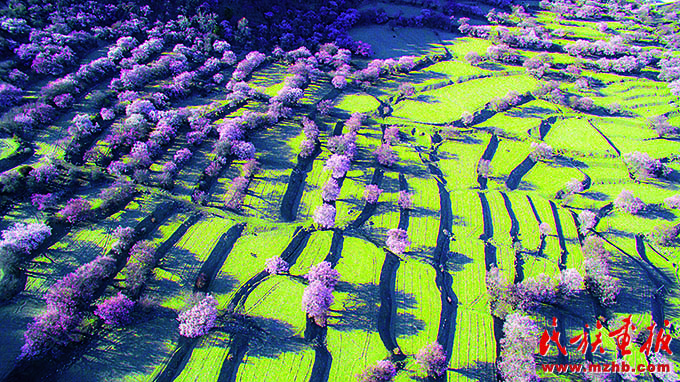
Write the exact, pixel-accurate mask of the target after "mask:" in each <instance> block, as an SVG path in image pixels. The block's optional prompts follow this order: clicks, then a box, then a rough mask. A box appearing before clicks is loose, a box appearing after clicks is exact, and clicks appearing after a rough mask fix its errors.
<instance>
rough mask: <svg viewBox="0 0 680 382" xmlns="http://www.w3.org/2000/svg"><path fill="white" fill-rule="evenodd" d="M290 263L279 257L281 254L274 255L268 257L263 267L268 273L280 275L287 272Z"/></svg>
mask: <svg viewBox="0 0 680 382" xmlns="http://www.w3.org/2000/svg"><path fill="white" fill-rule="evenodd" d="M289 268H290V265H289V264H288V262H287V261H286V260H284V259H282V258H281V256H274V257H270V258H268V259H267V260H266V261H265V263H264V269H265V270H266V271H267V273H269V274H270V275H280V274H282V273H286V272H288V269H289Z"/></svg>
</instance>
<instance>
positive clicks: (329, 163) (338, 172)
mask: <svg viewBox="0 0 680 382" xmlns="http://www.w3.org/2000/svg"><path fill="white" fill-rule="evenodd" d="M349 167H350V159H349V158H348V157H347V156H346V155H342V154H333V155H331V156H330V158H328V159H327V160H326V165H325V166H324V168H323V169H324V171H332V172H333V177H334V178H336V179H339V178H342V177H343V176H345V174H346V173H347V171H349Z"/></svg>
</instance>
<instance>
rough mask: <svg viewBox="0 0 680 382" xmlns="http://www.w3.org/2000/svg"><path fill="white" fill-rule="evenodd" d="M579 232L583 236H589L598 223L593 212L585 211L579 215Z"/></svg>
mask: <svg viewBox="0 0 680 382" xmlns="http://www.w3.org/2000/svg"><path fill="white" fill-rule="evenodd" d="M578 222H579V225H580V227H579V231H580V232H581V234H582V235H587V234H588V233H589V232H590V230H591V229H593V228H594V227H595V224H596V223H597V215H595V213H594V212H593V211H590V210H583V211H581V213H580V214H578Z"/></svg>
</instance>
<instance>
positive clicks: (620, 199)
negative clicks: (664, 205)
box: [614, 190, 646, 214]
mask: <svg viewBox="0 0 680 382" xmlns="http://www.w3.org/2000/svg"><path fill="white" fill-rule="evenodd" d="M614 207H616V209H617V210H619V211H624V212H628V213H630V214H637V213H638V212H640V211H642V210H644V209H645V207H646V205H645V203H644V202H643V201H642V200H641V199H640V198H638V197H636V196H635V195H633V192H631V191H629V190H622V191H621V193H619V195H618V196H617V197H616V199H614Z"/></svg>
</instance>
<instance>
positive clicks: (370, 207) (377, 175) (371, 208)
mask: <svg viewBox="0 0 680 382" xmlns="http://www.w3.org/2000/svg"><path fill="white" fill-rule="evenodd" d="M383 174H384V171H383V170H382V169H381V168H379V167H376V169H375V171H374V172H373V177H372V178H371V183H370V184H375V185H376V186H378V187H380V183H382V179H383ZM377 207H378V203H377V202H376V203H368V202H366V204H364V208H363V209H362V210H361V213H360V214H359V216H357V218H356V219H355V220H354V221H353V222H352V223H351V224H350V227H351V228H359V227H361V226H362V225H364V223H366V222H367V221H368V219H370V218H371V216H373V214H374V213H375V209H376V208H377Z"/></svg>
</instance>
